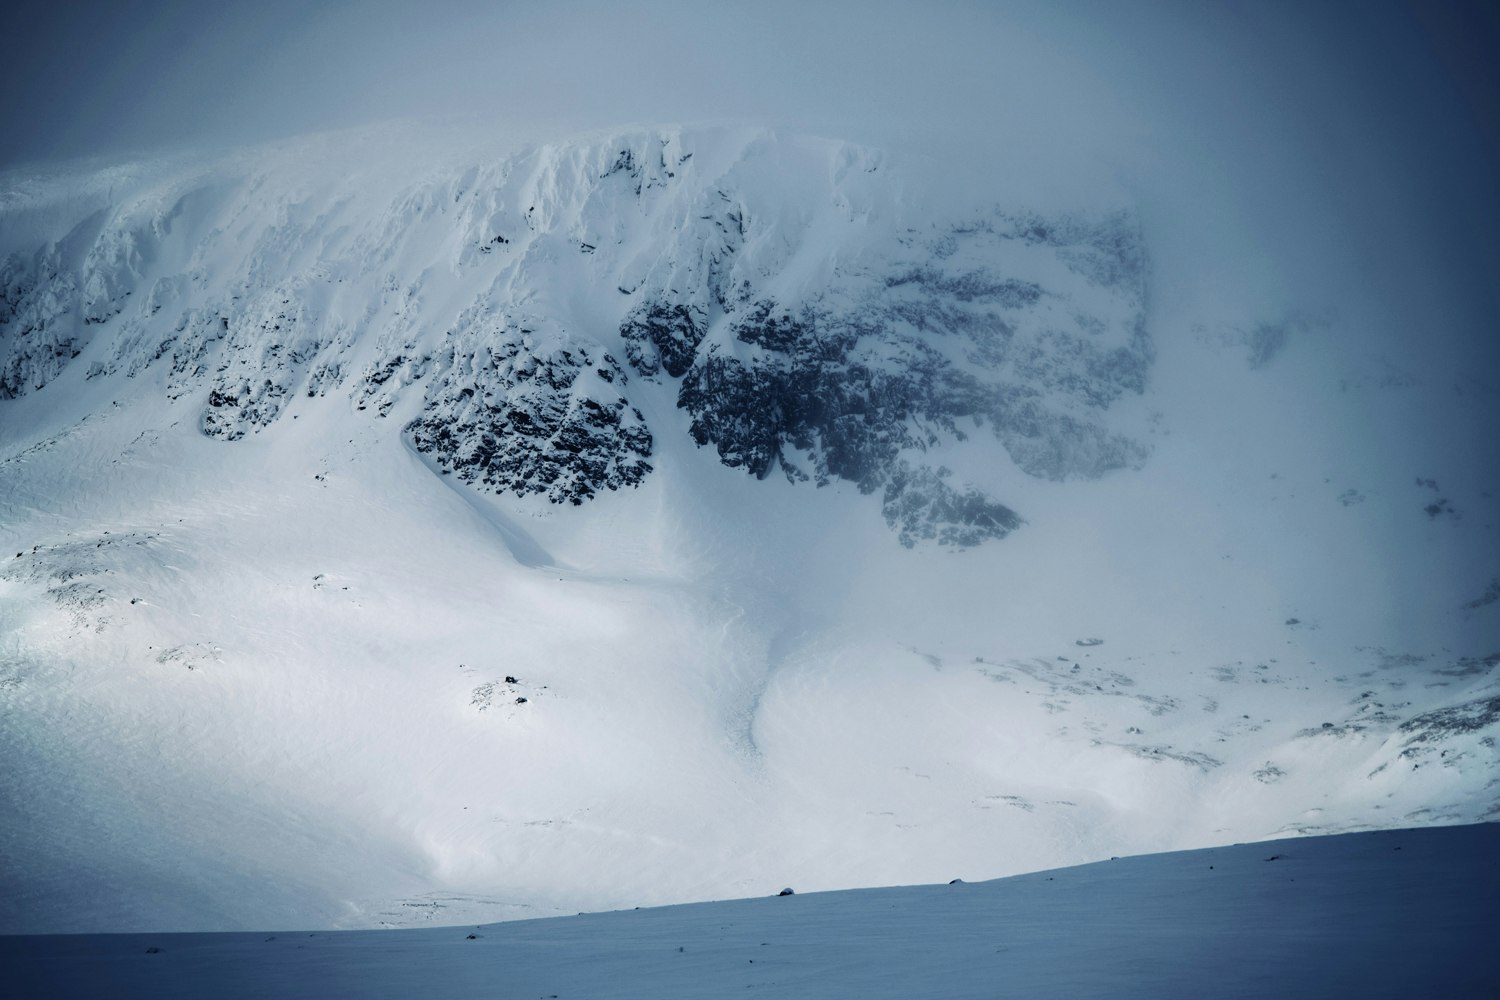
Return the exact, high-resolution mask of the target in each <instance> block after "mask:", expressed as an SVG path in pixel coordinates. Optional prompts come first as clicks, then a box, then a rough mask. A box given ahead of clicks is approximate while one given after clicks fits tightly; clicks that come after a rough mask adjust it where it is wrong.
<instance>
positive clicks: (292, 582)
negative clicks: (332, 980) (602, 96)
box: [0, 127, 1500, 932]
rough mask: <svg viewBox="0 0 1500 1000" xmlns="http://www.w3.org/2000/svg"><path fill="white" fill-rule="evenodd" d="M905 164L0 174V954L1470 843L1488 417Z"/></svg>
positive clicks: (416, 153)
mask: <svg viewBox="0 0 1500 1000" xmlns="http://www.w3.org/2000/svg"><path fill="white" fill-rule="evenodd" d="M964 176H966V177H967V176H972V172H966V173H965V174H964ZM949 177H950V174H949V172H948V170H947V169H946V167H945V165H944V164H942V163H940V162H934V161H933V160H931V159H924V158H923V157H921V156H918V155H912V154H910V153H907V154H903V155H897V154H895V153H885V152H881V151H877V150H872V149H868V148H863V147H859V146H855V145H851V144H847V143H842V142H838V141H834V140H829V139H822V138H813V137H806V136H797V135H786V134H780V133H777V132H774V131H768V130H764V129H746V128H737V127H710V128H676V127H672V128H643V129H632V130H626V131H622V132H618V133H605V134H595V135H590V136H586V137H583V138H580V139H576V140H569V141H561V142H555V143H550V144H542V145H538V146H532V147H527V148H523V149H508V150H504V151H500V152H495V151H488V152H486V151H480V152H475V151H474V148H473V144H472V143H459V144H454V145H452V146H447V147H444V146H437V145H434V144H433V143H431V142H428V141H422V142H415V141H412V140H411V138H410V137H409V136H406V135H404V134H387V133H381V132H378V131H372V132H363V133H358V134H346V135H341V136H334V137H322V138H316V139H308V140H298V141H295V142H289V143H283V144H279V145H276V146H272V147H266V148H263V149H259V150H252V151H245V152H239V153H235V154H233V155H227V156H220V157H198V158H190V157H183V158H179V159H177V160H172V161H161V162H154V163H139V164H129V165H124V166H116V167H111V168H102V169H94V170H93V171H92V172H87V173H78V172H74V173H69V172H68V171H59V172H54V173H52V174H49V175H45V176H43V175H40V174H38V175H36V176H25V177H23V176H18V175H8V176H7V178H6V185H7V192H8V193H7V194H6V197H5V198H4V199H3V201H0V205H3V206H4V209H3V212H4V215H3V216H0V218H3V220H4V221H3V224H0V254H3V255H4V256H3V258H0V543H3V548H0V557H3V561H0V706H3V711H0V747H3V751H4V753H5V759H6V760H7V761H8V762H11V763H10V766H9V767H8V768H7V769H6V773H5V775H4V777H3V778H0V788H3V791H4V796H5V800H6V801H7V802H8V803H11V804H12V805H13V808H11V809H9V810H6V811H5V812H4V814H3V815H0V844H3V845H4V848H5V854H6V857H7V858H8V859H9V860H8V863H7V868H6V871H5V873H4V876H3V878H4V885H5V889H6V891H5V892H4V893H0V930H5V931H25V932H43V931H59V932H60V931H100V930H128V929H158V930H160V929H194V930H204V929H233V928H245V927H265V926H322V927H326V926H346V927H369V926H387V925H391V926H404V925H409V924H414V923H421V922H426V921H429V920H436V921H438V922H443V923H453V922H458V921H476V920H498V919H510V918H517V917H527V916H537V915H548V914H554V913H569V912H574V911H577V910H579V909H601V908H608V907H612V906H625V905H644V904H655V903H673V902H682V901H687V900H695V899H704V898H714V897H724V896H731V895H744V894H759V893H761V892H771V891H775V889H778V888H780V886H782V885H784V884H788V883H790V884H794V885H796V886H797V887H798V888H799V890H801V889H803V888H808V889H831V888H839V887H848V886H856V885H876V884H891V883H909V882H920V881H939V880H943V881H945V880H946V879H947V878H949V877H951V873H952V872H954V871H965V872H971V873H974V874H975V875H982V876H994V875H1002V874H1009V873H1014V872H1018V871H1026V870H1036V869H1040V868H1043V867H1047V866H1055V865H1060V864H1069V863H1076V862H1081V861H1087V860H1093V859H1097V858H1100V857H1108V856H1112V855H1116V854H1123V853H1135V852H1141V851H1147V850H1167V849H1178V848H1188V847H1199V846H1206V845H1211V844H1221V843H1226V842H1229V841H1234V840H1247V839H1255V838H1261V837H1267V836H1281V835H1290V834H1300V833H1318V832H1333V831H1342V830H1352V829H1362V828H1379V827H1388V826H1396V825H1411V824H1414V823H1460V822H1472V821H1477V820H1481V819H1484V818H1487V817H1492V816H1493V815H1494V814H1495V810H1496V808H1497V801H1500V799H1497V794H1496V777H1495V775H1496V768H1495V763H1496V751H1495V742H1494V741H1495V733H1496V724H1497V719H1500V701H1497V699H1500V687H1497V676H1500V674H1497V671H1500V655H1497V652H1500V618H1497V615H1500V601H1497V599H1496V595H1497V594H1500V583H1497V582H1496V574H1497V572H1500V567H1497V566H1495V565H1493V563H1492V562H1485V560H1484V559H1483V558H1480V557H1478V556H1476V555H1475V554H1476V553H1485V552H1494V551H1500V546H1496V545H1495V544H1494V543H1495V538H1494V534H1495V530H1494V522H1493V513H1492V512H1493V500H1492V497H1493V495H1494V494H1493V490H1494V489H1495V488H1496V487H1497V485H1500V484H1496V483H1495V482H1494V479H1495V477H1496V472H1495V467H1494V466H1493V465H1491V464H1487V463H1484V462H1480V461H1476V460H1475V455H1476V446H1475V441H1476V440H1477V438H1478V428H1481V427H1483V426H1485V423H1484V422H1485V420H1486V419H1487V417H1486V416H1485V415H1486V414H1487V413H1488V412H1490V409H1491V408H1492V407H1493V394H1492V393H1491V392H1490V391H1489V389H1487V388H1485V386H1484V385H1483V384H1476V383H1470V382H1465V383H1464V385H1466V386H1470V387H1471V388H1472V390H1473V391H1467V392H1464V393H1454V392H1453V391H1452V382H1451V381H1450V380H1449V379H1448V377H1447V374H1446V373H1439V372H1435V371H1433V370H1428V369H1424V368H1422V367H1421V366H1419V365H1418V366H1408V367H1404V368H1403V367H1393V366H1392V364H1391V363H1390V361H1389V360H1388V359H1386V358H1382V357H1379V356H1375V355H1371V354H1370V353H1369V352H1368V350H1367V346H1368V345H1366V344H1365V343H1364V342H1363V341H1362V339H1361V334H1362V333H1363V332H1364V331H1363V328H1361V327H1357V326H1351V324H1352V321H1351V320H1350V319H1348V318H1347V317H1361V316H1362V315H1363V313H1362V312H1361V311H1360V309H1359V308H1358V305H1359V303H1354V304H1353V305H1352V306H1351V305H1350V304H1349V303H1345V302H1342V301H1340V302H1334V303H1319V302H1312V303H1308V302H1267V303H1265V304H1264V307H1263V308H1261V307H1259V306H1258V307H1257V308H1256V309H1249V308H1247V307H1246V305H1245V303H1246V302H1247V301H1252V300H1253V298H1254V297H1253V296H1249V297H1247V296H1233V295H1230V296H1226V297H1225V301H1226V302H1232V303H1234V305H1233V306H1229V305H1221V306H1215V304H1214V303H1213V302H1205V300H1204V298H1203V297H1201V296H1195V295H1193V294H1188V292H1187V290H1186V289H1187V286H1189V285H1192V283H1193V277H1194V273H1195V272H1193V271H1192V268H1191V267H1190V266H1189V264H1190V262H1186V261H1184V260H1182V259H1181V258H1180V256H1178V255H1176V254H1174V253H1173V252H1172V250H1171V247H1172V246H1173V245H1174V244H1173V241H1172V240H1171V239H1170V238H1169V237H1170V236H1171V233H1170V232H1164V231H1163V228H1162V224H1161V223H1160V221H1159V220H1157V219H1156V218H1155V217H1154V216H1153V215H1152V213H1150V212H1147V211H1145V210H1142V209H1140V208H1139V207H1138V206H1137V204H1136V203H1135V202H1134V201H1132V199H1131V198H1130V196H1129V195H1130V193H1129V192H1128V191H1122V192H1108V193H1099V192H1095V193H1092V194H1091V195H1090V197H1089V198H1088V199H1086V200H1085V201H1080V203H1079V204H1078V205H1076V206H1073V207H1061V208H1060V207H1058V206H1056V205H1048V206H1036V205H1025V204H1009V203H1007V199H1006V190H1005V185H1004V179H1003V178H996V179H994V181H993V187H985V186H982V185H981V186H979V187H974V186H972V185H970V184H968V183H965V184H962V185H954V184H947V183H945V180H947V179H948V178H949ZM1341 317H1346V318H1341Z"/></svg>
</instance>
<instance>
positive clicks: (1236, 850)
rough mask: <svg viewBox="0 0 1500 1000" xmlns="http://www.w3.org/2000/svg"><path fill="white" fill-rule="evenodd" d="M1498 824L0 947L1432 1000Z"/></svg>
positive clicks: (614, 979) (1038, 990)
mask: <svg viewBox="0 0 1500 1000" xmlns="http://www.w3.org/2000/svg"><path fill="white" fill-rule="evenodd" d="M1497 856H1500V825H1496V824H1484V825H1479V826H1465V827H1446V828H1429V829H1424V830H1398V831H1384V832H1377V833H1360V834H1345V835H1341V836H1332V837H1308V838H1302V839H1298V840H1292V841H1270V842H1267V843H1259V844H1240V845H1236V846H1233V847H1221V848H1211V849H1208V850H1200V851H1185V852H1179V853H1174V854H1158V855H1146V856H1143V857H1134V858H1124V859H1117V860H1112V861H1105V862H1099V863H1097V864H1091V865H1084V866H1081V867H1077V868H1064V869H1058V870H1055V871H1050V872H1038V873H1036V874H1032V875H1021V876H1015V877H1012V878H1007V879H999V880H996V881H993V882H983V883H975V884H964V883H954V884H950V885H938V886H914V887H909V888H891V889H868V890H854V891H845V892H828V893H820V894H816V895H796V896H790V897H782V898H766V899H749V900H739V901H735V902H722V903H700V904H692V905H686V906H672V907H664V908H661V909H655V910H638V911H623V912H616V913H603V914H580V915H579V916H577V917H561V918H554V919H550V920H532V921H523V922H516V923H509V924H498V925H487V926H479V927H473V928H466V927H443V928H433V929H426V930H405V931H347V932H334V933H327V932H324V933H308V932H306V931H301V932H294V933H285V932H278V933H271V934H268V933H255V934H238V933H237V934H161V935H143V934H124V935H103V936H99V935H94V936H77V937H31V938H25V937H21V938H0V958H3V964H4V967H5V968H6V970H7V971H6V972H5V973H4V974H3V976H4V979H5V980H7V981H8V982H7V985H9V986H11V987H13V988H16V989H19V991H20V993H21V994H22V995H33V996H55V997H85V996H99V995H105V994H107V995H110V996H113V997H119V998H129V997H142V998H144V997H153V998H170V997H201V996H215V997H225V998H228V997H262V996H277V997H304V996H305V997H325V996H332V995H343V996H359V997H367V998H374V997H392V998H395V997H412V996H445V997H481V996H483V997H491V996H506V997H543V998H552V997H556V998H557V1000H567V998H580V997H590V998H599V997H621V998H623V997H642V998H646V997H650V998H655V1000H668V998H673V997H684V998H687V997H707V996H716V997H723V996H739V995H745V991H747V990H749V991H755V993H754V995H771V996H789V997H790V996H794V997H802V998H819V997H829V998H835V997H837V998H843V997H861V998H876V997H892V998H896V997H899V998H911V997H949V998H961V997H974V998H979V997H996V996H1015V997H1069V998H1086V997H1111V998H1119V997H1179V996H1180V997H1187V996H1214V997H1273V996H1274V997H1331V996H1358V997H1403V998H1404V997H1416V996H1432V997H1437V996H1444V997H1460V996H1480V995H1488V991H1489V990H1490V989H1491V988H1492V987H1493V985H1494V983H1495V982H1496V977H1497V976H1500V952H1497V951H1496V950H1495V948H1494V940H1493V938H1494V928H1495V926H1496V921H1497V919H1500V867H1497V866H1496V864H1495V858H1496V857H1497Z"/></svg>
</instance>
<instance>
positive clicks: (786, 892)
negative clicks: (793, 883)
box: [776, 887, 797, 896]
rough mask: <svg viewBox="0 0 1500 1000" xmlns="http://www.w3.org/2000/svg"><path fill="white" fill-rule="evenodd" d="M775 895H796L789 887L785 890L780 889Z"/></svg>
mask: <svg viewBox="0 0 1500 1000" xmlns="http://www.w3.org/2000/svg"><path fill="white" fill-rule="evenodd" d="M776 895H778V896H795V895H797V894H796V893H795V892H793V891H792V890H791V888H790V887H788V888H786V889H782V890H781V891H780V892H778V893H777V894H776Z"/></svg>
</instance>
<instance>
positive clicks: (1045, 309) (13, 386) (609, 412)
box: [0, 132, 1152, 545]
mask: <svg viewBox="0 0 1500 1000" xmlns="http://www.w3.org/2000/svg"><path fill="white" fill-rule="evenodd" d="M283 174H284V171H283V170H281V169H280V168H278V167H276V166H275V165H271V166H267V167H264V168H253V167H252V168H246V167H244V165H243V164H241V165H240V166H239V167H238V168H237V172H231V174H230V175H227V176H226V174H225V173H224V171H223V170H222V169H221V170H219V171H217V172H215V171H210V172H209V174H208V175H207V176H192V177H186V178H181V177H179V178H168V179H166V180H164V181H163V182H162V183H161V184H160V186H159V187H158V188H157V189H155V190H152V191H150V192H148V193H147V194H146V195H144V196H142V197H139V198H137V199H135V200H133V201H131V202H128V203H125V204H121V205H118V206H114V207H112V208H110V209H107V210H105V211H102V212H96V213H94V214H93V215H91V216H89V217H88V218H86V219H84V220H83V221H81V222H78V223H77V224H76V225H75V226H74V227H73V228H72V230H71V231H70V232H68V233H67V234H66V235H64V236H63V237H61V238H60V239H57V240H55V241H53V242H52V243H50V244H48V245H46V246H42V247H39V248H36V249H35V250H34V251H32V252H30V253H26V252H16V253H12V254H10V256H8V257H7V258H6V259H5V260H4V262H3V264H0V397H14V396H17V395H21V394H24V393H28V392H34V391H37V390H40V389H42V388H44V387H45V386H47V385H48V384H49V383H51V382H52V381H54V380H55V379H57V378H58V377H59V376H60V375H61V374H62V373H63V372H64V371H65V370H66V369H68V367H69V366H70V365H71V364H72V363H73V362H74V361H75V359H80V358H82V359H84V361H85V363H86V364H87V369H86V370H87V375H88V377H90V378H98V377H105V378H119V377H123V378H138V377H147V378H151V379H154V380H155V381H156V382H157V383H158V384H159V385H160V387H161V389H162V391H163V392H165V393H166V394H167V395H168V396H169V397H170V398H172V399H176V400H182V401H183V402H184V403H187V404H189V405H193V406H196V407H197V408H198V412H199V416H198V421H199V426H200V427H201V429H202V431H203V433H205V434H207V435H209V436H211V437H217V438H221V439H223V440H225V441H234V440H238V439H240V438H243V437H244V436H246V435H248V434H253V433H257V432H260V431H262V430H265V429H266V428H268V427H270V426H271V425H272V424H274V423H275V422H276V421H277V420H278V419H279V418H280V417H281V416H282V415H283V414H284V413H285V412H286V411H287V410H288V409H289V408H291V407H292V406H294V404H295V400H296V398H297V397H299V396H307V397H326V396H330V395H332V396H344V397H346V398H348V399H349V400H350V402H351V404H352V405H354V406H355V407H357V408H358V409H360V410H367V411H370V412H371V415H372V416H373V417H375V418H377V419H378V418H381V417H386V416H388V415H391V414H393V413H397V412H399V413H400V414H401V419H402V425H401V426H402V429H403V430H402V432H403V433H404V435H405V438H406V440H407V441H408V442H409V443H410V445H411V446H412V447H413V448H415V449H416V450H418V451H420V452H424V453H427V454H429V455H431V456H432V459H433V461H434V462H435V463H436V465H437V466H438V467H439V468H440V469H442V470H443V471H444V472H449V473H452V474H454V475H456V476H457V477H458V478H459V479H461V480H463V481H464V482H467V483H470V484H473V485H474V486H476V487H478V488H481V489H486V490H490V491H493V492H497V493H508V494H514V495H518V496H526V495H534V494H539V495H543V496H545V497H547V498H548V499H550V500H552V501H554V502H558V503H564V502H566V503H571V504H576V503H582V502H583V501H585V500H588V499H589V498H591V497H593V496H595V495H597V493H598V492H599V491H601V490H616V489H620V488H623V487H627V486H635V485H637V484H639V483H640V482H642V480H643V479H644V477H645V476H647V475H648V474H649V473H650V471H651V469H652V461H651V459H652V456H653V449H654V447H655V445H656V443H657V442H658V441H659V438H660V434H659V432H658V433H657V434H655V435H653V430H652V428H650V427H648V426H647V421H646V418H645V417H644V416H643V415H642V411H641V409H640V407H639V405H638V402H639V399H644V398H645V396H642V395H641V394H652V393H660V392H670V391H672V389H673V387H674V386H675V404H676V406H678V407H679V408H681V409H682V410H685V411H686V412H687V414H688V416H689V417H690V425H689V432H690V434H691V437H692V439H693V441H694V442H696V444H697V445H699V446H700V447H705V448H712V449H714V451H715V452H716V453H717V455H718V457H719V459H720V460H721V461H722V462H723V463H724V464H725V465H728V466H730V467H733V468H741V469H744V470H745V471H746V472H747V473H749V474H751V475H753V476H756V477H759V478H764V477H766V476H768V475H771V474H772V473H773V472H779V473H781V474H783V475H785V476H786V477H787V478H788V479H790V480H792V481H793V482H809V483H812V484H815V485H824V484H827V483H829V482H831V481H833V480H845V481H848V482H850V483H853V484H855V485H856V486H857V487H858V488H859V490H860V491H861V492H864V493H868V494H872V495H878V496H879V498H880V503H881V504H882V509H883V511H884V514H885V517H886V520H887V521H888V522H889V523H890V525H891V526H892V528H893V529H894V530H895V531H896V532H897V533H898V535H899V537H900V539H901V541H902V542H903V543H905V544H907V545H912V544H915V543H917V542H919V541H925V540H933V541H936V542H939V543H942V544H952V545H970V544H974V543H977V542H980V541H983V540H984V539H986V538H997V537H1001V536H1003V535H1005V534H1006V533H1007V532H1009V531H1011V530H1014V529H1015V528H1016V527H1017V526H1019V525H1020V524H1021V523H1022V520H1021V517H1020V515H1019V514H1017V513H1016V512H1014V511H1012V510H1011V509H1009V508H1008V507H1007V506H1005V504H1003V503H1002V502H1001V501H1000V500H999V499H998V498H995V497H991V496H989V495H987V493H985V492H984V491H983V490H981V489H980V488H978V487H976V486H974V485H971V484H969V483H968V482H966V481H964V480H963V479H961V478H959V477H956V476H955V474H954V473H953V472H951V471H950V469H949V467H948V466H947V465H946V464H945V463H944V462H942V461H937V460H935V459H933V458H932V457H931V456H933V455H934V454H935V453H936V452H939V451H941V450H943V449H945V448H950V447H953V446H958V445H964V444H967V443H974V442H983V441H989V442H990V443H991V445H992V446H993V445H998V446H999V447H1000V448H1002V449H1003V450H1004V452H1006V453H1008V455H1009V458H1010V459H1011V460H1012V461H1013V462H1014V463H1015V465H1016V466H1018V467H1019V468H1020V469H1021V470H1023V471H1024V472H1025V473H1027V474H1029V475H1032V476H1038V477H1044V478H1050V479H1063V478H1070V477H1095V476H1099V475H1102V474H1104V473H1106V472H1108V471H1110V470H1112V469H1117V468H1121V467H1124V466H1131V465H1134V464H1138V463H1139V462H1141V461H1142V460H1143V458H1144V456H1145V450H1144V448H1143V447H1142V445H1141V444H1140V443H1139V442H1137V441H1135V440H1132V439H1130V438H1129V437H1127V436H1125V435H1122V434H1120V433H1118V432H1116V431H1115V430H1113V429H1112V428H1111V426H1110V421H1109V420H1108V419H1107V414H1108V411H1109V409H1110V407H1111V405H1112V404H1113V403H1115V402H1116V401H1117V400H1118V399H1119V398H1120V397H1121V396H1122V395H1124V394H1127V393H1139V392H1140V391H1141V390H1142V389H1143V387H1144V386H1145V382H1146V377H1147V372H1148V369H1149V367H1150V364H1151V360H1152V351H1151V345H1150V338H1149V336H1148V334H1147V332H1146V329H1145V320H1144V305H1145V300H1146V280H1147V271H1146V266H1145V260H1144V253H1143V250H1142V246H1141V241H1140V238H1139V234H1138V232H1137V229H1136V227H1135V225H1134V223H1133V221H1132V219H1131V218H1130V217H1129V216H1128V215H1127V214H1112V215H1105V216H1094V217H1084V216H1064V217H1057V218H1042V217H1039V216H1036V215H1032V214H1026V213H1007V212H1003V211H989V212H984V213H979V214H976V215H973V216H971V217H968V218H966V219H964V220H962V221H960V222H956V223H955V222H943V221H941V220H939V219H935V218H931V217H928V216H926V215H925V214H923V212H922V211H921V210H919V209H917V208H916V207H914V206H911V205H907V204H906V203H905V202H904V201H903V197H904V196H903V195H902V194H901V190H902V189H901V186H900V185H899V184H897V183H895V182H894V181H893V180H892V179H891V178H890V175H891V171H890V170H889V169H887V167H886V165H885V163H884V161H883V160H882V159H881V158H880V157H878V156H877V155H875V154H873V153H870V152H868V151H864V150H859V149H856V148H853V147H847V146H842V145H839V144H836V143H827V142H821V141H812V140H793V141H783V140H778V139H776V138H775V137H773V136H770V135H767V134H761V133H747V134H738V133H735V134H731V133H724V134H719V133H705V134H690V133H677V132H665V133H646V134H635V135H629V136H624V137H619V138H616V139H611V140H605V141H601V142H594V143H584V144H580V145H577V146H568V147H555V148H554V147H549V148H543V149H539V150H535V151H533V152H531V153H528V154H524V155H521V156H518V157H514V158H512V159H508V160H504V161H501V162H500V163H498V164H491V165H487V166H483V167H475V168H471V169H468V170H463V171H459V172H456V173H453V174H450V175H448V176H444V177H440V178H439V179H436V180H430V181H428V182H426V183H423V184H420V185H417V186H415V187H409V188H406V189H401V190H395V191H394V192H377V193H376V194H369V193H364V194H359V193H356V192H354V191H352V190H350V189H349V185H348V182H342V181H341V179H339V178H333V179H331V180H325V181H324V182H323V183H322V186H321V187H319V186H318V185H315V184H310V183H309V182H307V181H306V179H305V178H301V177H292V178H288V177H286V176H283ZM610 316H614V317H618V319H615V320H613V321H611V320H610V319H609V317H610ZM601 320H603V322H604V324H605V325H601ZM621 354H622V355H623V358H624V362H625V364H624V365H622V364H620V363H619V362H617V361H616V360H615V358H616V356H617V355H621ZM627 368H628V369H630V370H631V371H633V373H634V374H635V376H636V377H637V378H636V380H635V381H632V380H631V379H630V378H629V377H628V376H627V371H626V369H627ZM633 395H634V396H636V397H638V398H632V396H633ZM996 454H997V455H998V453H996Z"/></svg>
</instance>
